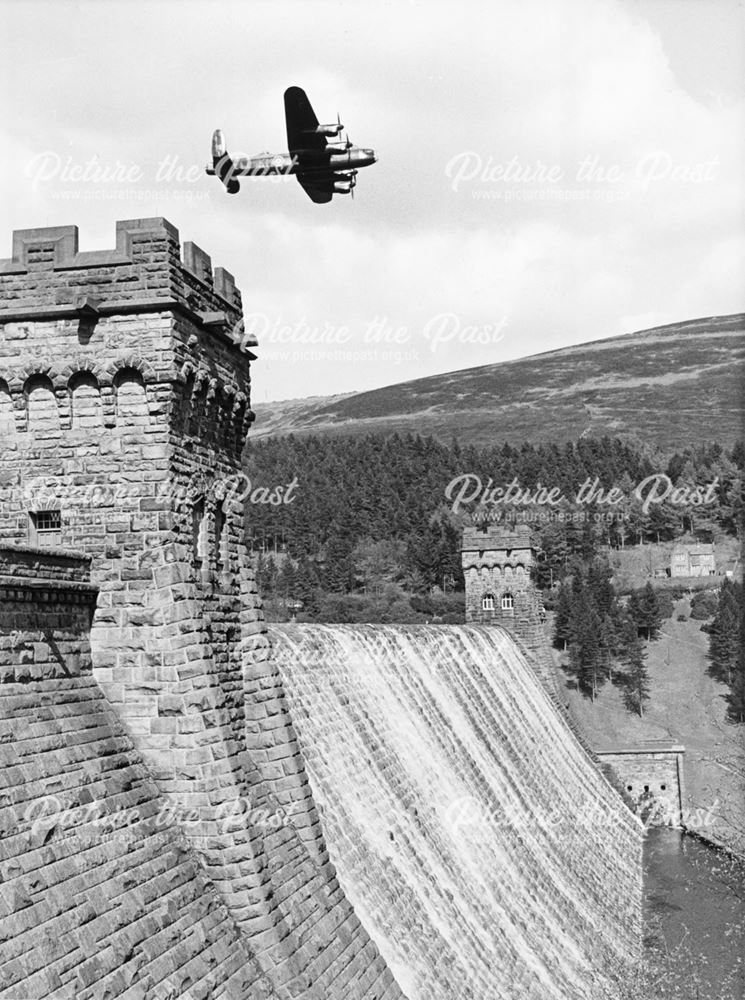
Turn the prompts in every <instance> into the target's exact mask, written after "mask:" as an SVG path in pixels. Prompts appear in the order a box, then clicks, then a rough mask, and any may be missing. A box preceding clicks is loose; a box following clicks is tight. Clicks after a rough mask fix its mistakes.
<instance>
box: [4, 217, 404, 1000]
mask: <svg viewBox="0 0 745 1000" xmlns="http://www.w3.org/2000/svg"><path fill="white" fill-rule="evenodd" d="M252 346H253V345H252V344H251V343H249V342H247V341H246V339H245V337H243V336H242V323H241V299H240V295H239V293H238V291H237V290H236V288H235V284H234V281H233V279H232V276H231V275H230V274H229V273H228V272H227V271H225V270H223V269H221V268H216V269H215V270H214V272H213V270H212V265H211V261H210V258H209V256H208V255H207V254H206V253H205V252H204V251H203V250H201V249H200V248H199V247H197V246H196V245H195V244H193V243H185V244H184V247H183V251H181V249H180V247H179V234H178V231H177V230H176V229H175V228H174V227H173V226H172V225H171V224H170V223H168V222H167V221H166V220H164V219H159V218H157V219H139V220H133V221H127V222H119V223H117V228H116V247H115V249H114V250H110V251H108V250H107V251H93V252H80V251H79V250H78V234H77V229H76V228H75V227H73V226H63V227H56V228H51V229H34V230H22V231H20V232H17V233H15V234H14V237H13V253H12V257H11V258H10V259H9V260H5V261H0V439H1V440H2V450H1V452H0V538H2V539H3V541H4V542H6V543H10V544H14V545H16V546H28V545H35V546H40V547H45V546H49V547H52V548H55V549H60V548H61V549H74V550H79V551H81V552H83V553H84V554H85V555H86V556H87V557H89V558H90V560H91V580H92V585H93V586H94V587H95V588H96V589H97V591H98V597H97V601H96V606H95V614H94V616H93V624H92V631H91V647H92V659H93V676H94V678H95V680H96V681H97V683H98V684H99V685H100V687H101V688H102V689H103V691H104V693H105V695H106V697H107V699H108V701H109V702H110V704H111V705H113V706H114V708H115V709H116V712H117V715H118V717H119V719H120V720H121V722H122V723H123V725H124V726H125V728H126V730H127V732H128V734H129V736H130V737H131V738H132V740H133V741H134V744H135V746H136V748H137V750H138V752H139V753H140V754H141V755H142V757H143V758H144V760H145V762H146V763H147V765H148V767H149V769H150V771H151V772H152V774H153V775H154V777H155V779H156V781H157V783H158V786H159V788H160V790H161V792H162V793H164V794H165V795H166V796H168V797H169V800H170V801H171V802H172V803H173V804H174V806H175V808H176V810H177V814H178V815H180V816H184V817H188V822H186V821H185V822H184V825H183V831H184V833H185V835H186V836H187V837H188V839H189V842H190V844H191V847H192V848H193V849H195V850H196V851H197V852H198V855H199V857H200V859H201V861H202V864H203V865H204V867H205V869H206V872H207V875H208V876H209V877H210V878H211V879H212V880H213V881H214V883H215V884H216V885H217V887H218V889H219V891H220V893H221V895H222V898H223V899H224V901H225V903H226V905H227V907H228V909H229V911H230V913H231V915H232V918H233V919H234V920H235V921H236V923H237V925H238V927H239V928H240V930H241V932H242V934H243V935H245V937H246V939H247V940H250V943H251V948H252V950H253V951H254V952H255V954H256V957H257V961H258V963H259V965H260V967H261V969H262V973H263V974H266V975H267V976H268V977H269V979H270V981H271V983H272V985H273V988H275V989H277V991H278V995H280V996H283V997H290V996H302V997H305V998H308V1000H315V998H318V1000H328V998H333V1000H336V998H337V997H338V998H342V997H343V998H344V1000H347V998H349V1000H356V998H359V1000H383V998H386V1000H388V998H394V997H399V996H401V993H400V991H399V989H398V987H397V986H396V984H395V982H394V981H393V978H392V976H391V974H390V972H389V971H388V969H387V968H386V966H385V964H384V962H383V961H382V959H381V957H380V955H379V953H378V951H377V949H376V947H375V945H374V944H373V943H372V942H371V941H370V939H369V938H368V936H367V934H366V932H365V931H364V929H363V928H362V926H361V925H360V923H359V921H358V920H357V917H356V916H355V914H354V911H353V910H352V908H351V906H350V904H349V903H348V901H347V900H346V898H345V896H344V894H343V893H342V891H341V889H340V887H339V885H338V882H337V880H336V875H335V872H334V870H333V868H332V866H331V865H330V863H329V861H328V855H327V852H326V846H325V842H324V839H323V835H322V832H321V828H320V823H319V820H318V815H317V812H316V809H315V805H314V803H313V799H312V796H311V792H310V789H309V786H308V783H307V779H306V775H305V770H304V766H303V761H302V758H301V756H300V751H299V749H298V745H297V742H296V738H295V734H294V731H293V728H292V722H291V719H290V716H289V713H288V711H287V708H286V702H285V696H284V691H283V689H282V684H281V680H280V677H279V674H278V671H277V669H276V667H275V665H274V663H273V662H272V660H271V657H270V655H269V648H268V643H267V640H266V636H265V631H264V623H263V620H262V615H261V605H260V601H259V599H258V596H257V593H256V586H255V582H254V578H253V573H252V570H251V564H250V559H249V554H248V551H247V549H246V545H245V543H244V540H243V513H244V511H243V507H244V501H243V491H242V488H241V487H242V474H241V464H240V460H241V453H242V450H243V446H244V444H245V440H246V435H247V432H248V429H249V426H250V423H251V420H252V417H253V414H252V412H251V409H250V400H249V386H250V377H249V375H250V362H251V360H252V359H253V357H254V356H253V354H252V353H251V350H250V348H251V347H252ZM267 815H271V816H274V817H277V816H283V817H284V818H285V819H284V821H282V822H279V823H274V824H273V825H270V824H268V823H266V822H259V821H258V820H257V819H256V818H257V817H261V816H264V817H266V816H267ZM226 817H227V821H226ZM231 995H232V994H231ZM236 995H241V994H236ZM256 995H257V996H258V995H259V994H256ZM261 995H263V994H261Z"/></svg>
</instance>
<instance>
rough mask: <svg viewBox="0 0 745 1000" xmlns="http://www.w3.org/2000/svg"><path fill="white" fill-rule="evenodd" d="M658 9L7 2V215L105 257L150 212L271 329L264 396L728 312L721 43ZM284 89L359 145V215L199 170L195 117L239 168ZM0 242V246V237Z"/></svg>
mask: <svg viewBox="0 0 745 1000" xmlns="http://www.w3.org/2000/svg"><path fill="white" fill-rule="evenodd" d="M666 9H667V5H666V4H665V3H663V2H662V0H659V2H658V0H646V2H645V3H644V4H636V3H633V2H630V0H627V2H620V0H561V2H558V3H557V2H555V0H533V2H531V3H529V4H527V3H525V2H524V0H510V2H501V3H500V4H498V5H492V4H488V3H486V2H476V0H473V2H467V3H465V4H463V3H461V4H458V5H456V4H454V3H444V2H441V3H433V4H430V5H427V7H426V8H423V7H420V6H418V5H415V4H409V5H402V4H398V5H395V6H393V5H392V6H390V7H385V6H384V7H381V6H375V7H373V6H372V5H351V4H345V5H338V4H332V3H324V2H322V3H318V2H310V3H306V4H302V5H300V4H290V3H282V4H276V3H271V4H270V3H256V4H254V3H252V4H251V5H247V4H244V3H225V2H217V3H209V4H208V3H206V2H205V3H198V2H192V3H182V4H180V5H179V16H178V18H176V17H175V16H174V13H173V11H174V8H173V6H172V5H171V4H166V3H162V4H155V5H149V6H147V7H143V6H142V5H139V6H132V5H131V4H128V3H116V2H113V3H107V4H106V5H105V10H104V9H103V8H102V6H101V5H100V4H95V3H89V2H83V3H80V4H76V5H75V6H72V5H69V4H65V5H59V4H54V3H52V4H45V3H42V2H41V0H38V2H37V3H36V4H34V5H33V10H32V11H30V9H29V7H28V5H20V4H18V5H10V6H9V7H8V9H7V10H6V35H5V38H4V42H5V44H6V45H7V46H9V47H11V46H12V48H13V52H14V57H15V67H14V70H13V72H12V73H11V70H10V68H9V67H10V60H5V61H4V62H3V66H4V72H5V74H6V76H5V80H4V86H5V93H6V94H7V95H8V97H9V100H8V102H7V107H8V111H7V114H6V116H5V119H4V122H3V125H2V132H1V134H0V139H2V141H3V150H4V156H3V158H2V159H1V160H0V183H2V189H3V191H4V196H5V204H4V207H5V213H4V217H5V218H6V220H7V221H6V224H8V225H9V228H11V227H15V228H25V227H29V226H39V225H59V224H69V223H70V222H76V223H77V224H78V225H79V226H80V229H81V246H82V247H84V248H89V249H94V248H97V247H104V246H109V245H112V244H113V239H114V223H115V221H116V219H120V218H136V217H139V216H150V215H161V214H162V215H165V216H166V217H167V218H169V219H171V221H173V222H174V223H175V224H177V225H178V227H179V229H180V231H181V234H182V238H183V239H192V240H194V241H195V242H197V243H198V244H199V245H200V246H202V247H203V248H204V249H205V250H206V251H207V252H208V253H210V254H211V256H212V259H213V261H214V262H215V264H220V265H222V266H225V267H227V268H228V269H229V270H231V271H233V272H234V273H235V275H236V278H237V281H238V283H239V285H240V287H241V288H242V290H243V294H244V304H245V308H246V310H247V312H248V313H249V314H250V315H253V316H257V315H258V316H265V317H266V318H267V320H266V324H265V327H266V330H267V334H266V336H265V338H264V339H265V340H267V341H268V342H267V343H265V344H263V345H262V347H261V348H260V350H259V357H260V360H259V362H257V366H256V373H255V378H254V391H255V392H256V393H257V394H258V395H259V396H260V397H262V398H279V397H287V396H291V395H304V394H309V393H313V394H316V393H326V392H342V391H348V390H350V389H359V388H368V387H372V386H375V385H381V384H385V383H390V382H394V381H401V380H404V379H409V378H414V377H419V376H421V375H426V374H432V373H434V372H436V371H446V370H449V369H452V368H458V367H467V366H469V365H476V364H484V363H487V362H489V361H497V360H505V359H507V358H509V357H517V356H521V355H526V354H530V353H533V352H536V351H540V350H546V349H550V348H554V347H557V346H560V345H561V344H567V343H577V342H580V341H582V340H590V339H594V338H597V337H598V336H606V335H612V334H617V333H619V332H623V329H624V324H625V323H626V322H628V321H629V318H631V319H633V318H634V317H643V316H652V317H655V322H658V321H659V319H658V318H659V317H665V318H667V319H669V320H670V321H672V320H677V319H685V318H688V317H689V316H693V315H705V314H712V313H722V312H726V311H735V310H737V309H739V308H742V281H741V278H740V275H741V274H742V273H743V271H742V265H743V264H744V263H745V260H744V259H743V256H744V253H743V242H742V239H741V238H740V236H739V232H738V226H739V219H741V217H742V209H743V194H742V175H743V165H744V162H745V154H744V151H743V138H742V129H741V122H742V112H743V108H742V100H741V98H740V97H739V95H737V96H736V92H735V90H734V87H733V86H732V81H734V80H736V79H737V76H736V74H734V73H733V72H732V67H733V65H734V64H735V63H736V61H737V60H736V58H735V55H736V54H737V51H738V50H735V49H733V48H732V47H730V48H729V49H728V48H727V47H726V46H725V45H724V44H723V41H722V39H721V38H719V36H717V38H718V39H719V42H718V44H719V43H721V44H720V47H719V49H717V51H705V50H704V51H702V50H701V46H700V45H697V24H698V21H697V19H696V18H691V17H687V16H685V17H682V18H681V19H677V20H676V19H675V18H673V17H671V16H669V15H668V14H667V13H665V11H666ZM39 25H43V29H42V30H40V29H39ZM712 37H713V36H712ZM61 52H62V53H65V55H64V56H60V53H61ZM733 52H735V55H733ZM716 63H721V64H722V66H721V67H717V66H715V64H716ZM687 65H690V66H691V67H692V71H691V75H690V77H689V76H688V75H687V72H686V66H687ZM289 84H300V85H302V86H305V87H306V89H307V91H308V93H309V95H310V97H311V100H312V101H313V103H314V106H315V108H316V111H317V112H318V114H319V117H321V119H322V120H324V119H328V120H333V119H334V118H335V115H336V112H337V110H338V111H339V112H340V113H341V115H342V120H343V121H344V122H345V124H346V125H347V126H348V128H349V131H350V135H351V137H352V138H353V140H355V141H357V142H359V143H362V144H365V145H372V146H374V147H375V148H376V149H377V151H378V153H379V157H380V159H379V163H378V164H376V165H375V166H374V167H372V168H370V169H369V170H367V171H363V172H362V173H361V174H360V176H359V185H358V188H357V198H356V200H355V202H354V203H353V204H352V203H350V201H349V199H343V198H338V199H335V200H334V202H332V203H331V204H330V205H327V206H317V205H313V204H312V203H310V201H309V200H308V199H307V198H306V197H305V195H304V194H303V192H302V190H301V189H300V188H299V186H298V185H297V184H296V182H295V181H294V179H292V178H290V179H283V180H282V181H281V182H279V183H272V182H271V181H269V180H268V179H263V180H254V181H251V180H247V181H245V182H244V184H243V188H242V191H241V193H240V195H238V196H236V197H230V196H228V195H226V194H225V192H224V191H223V190H222V189H221V188H220V186H219V184H218V183H217V182H216V181H214V180H213V179H211V178H207V177H205V176H204V175H203V174H202V173H201V170H202V167H203V165H204V162H205V160H206V157H207V154H208V149H209V139H210V134H211V131H212V129H213V128H214V127H216V126H220V127H222V128H223V129H224V130H225V132H226V135H227V138H228V144H229V148H230V149H231V150H232V151H233V152H243V153H255V152H259V151H261V150H262V149H271V150H282V149H284V147H285V141H286V140H285V128H284V120H283V109H282V92H283V90H284V89H285V87H286V86H288V85H289ZM707 87H708V88H709V89H711V88H715V89H716V91H717V95H718V96H717V99H716V100H713V99H710V97H707V96H706V93H707ZM45 153H52V154H54V155H55V156H57V157H58V158H59V160H60V163H65V164H69V165H70V167H71V168H74V167H75V166H80V165H84V164H88V163H90V162H92V161H95V162H96V163H97V164H99V165H101V166H102V168H109V170H114V168H115V166H116V164H118V163H120V164H123V165H128V166H131V167H133V168H137V169H139V171H140V175H141V176H140V179H139V180H138V181H136V182H125V183H122V182H112V181H100V180H99V181H96V180H92V181H90V180H89V181H87V182H83V183H79V182H71V181H69V180H65V178H64V176H63V172H62V170H61V169H60V171H59V172H58V173H57V175H56V176H54V177H52V178H50V179H49V180H47V181H44V182H41V181H39V182H37V183H34V173H33V169H32V166H33V164H34V162H37V163H38V162H39V161H38V158H39V157H40V156H42V155H43V154H45ZM466 156H469V157H471V159H470V161H469V162H470V163H471V164H472V165H475V167H476V169H473V170H472V176H470V177H469V178H468V179H465V178H461V179H460V180H459V181H458V182H457V183H454V181H455V167H453V166H451V169H450V171H448V164H451V165H452V164H453V163H454V162H456V161H457V158H458V157H461V160H460V161H457V162H463V159H462V158H463V157H466ZM35 158H36V160H35ZM165 158H167V163H166V165H165V167H164V160H165ZM580 167H582V170H581V171H580ZM190 170H191V171H192V176H191V178H190V179H189V177H188V176H187V175H188V173H189V171H190ZM551 171H553V173H552V174H551V176H550V177H549V176H548V174H549V172H551ZM0 238H4V239H5V240H6V245H7V247H8V252H9V248H10V232H7V233H6V235H5V236H4V237H0ZM443 316H445V317H448V318H447V319H442V317H443ZM452 317H455V320H453V318H452ZM256 322H257V323H258V322H259V320H256ZM437 322H439V323H440V324H441V325H440V327H436V323H437ZM303 324H304V326H303ZM376 324H377V326H376ZM428 324H430V325H429V326H428ZM447 324H449V326H448V325H447ZM342 328H347V329H348V330H349V331H350V337H351V338H352V339H353V340H354V349H353V350H352V351H351V354H352V357H351V358H350V359H347V360H344V357H342V354H343V352H341V353H339V352H336V348H337V347H339V346H343V345H337V344H330V345H327V346H329V348H331V347H333V348H334V350H333V351H332V350H331V349H329V350H325V351H324V350H319V351H317V354H318V357H315V358H313V357H311V358H310V359H309V357H308V351H307V350H305V347H304V346H303V345H301V346H303V350H305V353H304V354H303V353H302V351H301V350H300V349H298V350H297V351H296V352H295V356H293V354H292V351H290V350H286V349H283V350H280V346H281V345H280V343H279V338H280V337H281V336H282V335H284V336H285V337H289V336H290V333H288V332H287V331H288V330H289V331H293V330H294V331H295V333H294V334H293V336H296V337H298V336H300V333H298V332H297V331H302V330H305V331H306V332H305V336H306V338H308V337H310V336H311V333H308V332H307V331H316V334H317V336H318V337H321V335H322V334H321V331H324V330H326V331H328V330H329V329H334V330H336V331H337V332H338V331H339V330H341V329H342ZM436 329H439V330H440V335H439V340H438V343H437V344H436V348H435V349H434V350H433V349H432V346H433V340H435V339H438V338H437V337H435V335H434V333H433V331H434V330H436ZM402 330H405V331H406V337H403V335H401V336H400V337H399V340H400V341H401V342H400V343H396V342H395V338H396V332H397V331H398V332H399V333H400V331H402ZM271 331H274V332H273V333H272V332H271ZM283 331H284V333H283ZM366 331H368V334H367V336H368V339H367V340H366V339H365V337H366ZM369 331H372V332H369ZM425 331H429V335H428V336H427V335H425ZM373 334H374V335H375V336H376V337H377V338H378V339H377V340H373V339H371V338H372V337H373ZM327 336H330V335H329V334H327ZM272 338H274V340H272ZM386 338H387V339H386ZM407 338H408V339H407ZM286 346H287V345H285V347H286ZM321 346H323V345H321ZM396 351H398V354H396ZM335 352H336V353H335ZM407 352H408V354H407ZM311 353H312V352H311ZM348 353H349V352H348Z"/></svg>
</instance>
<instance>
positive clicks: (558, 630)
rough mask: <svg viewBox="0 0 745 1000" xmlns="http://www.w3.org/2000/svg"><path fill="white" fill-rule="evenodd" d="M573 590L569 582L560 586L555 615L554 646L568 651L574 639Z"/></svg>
mask: <svg viewBox="0 0 745 1000" xmlns="http://www.w3.org/2000/svg"><path fill="white" fill-rule="evenodd" d="M573 604H574V600H573V595H572V589H571V587H570V586H569V584H568V583H567V582H562V583H561V584H560V585H559V592H558V595H557V598H556V612H555V615H554V646H556V648H557V649H566V648H567V646H568V645H569V642H570V641H571V638H572V607H573Z"/></svg>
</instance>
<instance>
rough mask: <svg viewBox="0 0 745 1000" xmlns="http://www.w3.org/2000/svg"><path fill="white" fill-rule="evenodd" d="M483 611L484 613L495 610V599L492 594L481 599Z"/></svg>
mask: <svg viewBox="0 0 745 1000" xmlns="http://www.w3.org/2000/svg"><path fill="white" fill-rule="evenodd" d="M481 610H482V611H493V610H494V597H493V595H492V594H484V596H483V597H482V598H481Z"/></svg>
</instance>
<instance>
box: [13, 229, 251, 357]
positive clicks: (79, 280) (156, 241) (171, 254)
mask: <svg viewBox="0 0 745 1000" xmlns="http://www.w3.org/2000/svg"><path fill="white" fill-rule="evenodd" d="M115 243H116V245H115V247H114V249H113V250H89V251H81V250H79V249H78V227H77V226H52V227H49V228H43V229H19V230H16V231H15V232H14V233H13V244H12V256H11V257H10V258H9V259H7V260H0V323H12V322H14V321H22V320H34V319H66V318H77V319H79V320H81V321H89V322H90V321H95V319H96V318H98V317H99V316H107V315H113V314H117V315H120V314H127V313H135V312H136V313H144V312H154V311H159V310H167V309H175V310H178V311H180V312H183V313H185V314H186V315H188V316H189V318H190V319H192V320H196V321H197V322H198V323H199V325H200V326H202V327H204V328H206V329H208V330H209V331H210V332H213V333H216V334H218V335H219V334H221V333H222V334H224V335H226V336H228V337H230V338H231V339H233V341H234V343H237V344H238V346H240V347H241V348H242V349H243V350H245V351H247V349H248V348H249V347H251V346H255V343H256V342H255V340H252V341H249V340H246V338H245V337H243V336H242V324H241V322H240V319H241V295H240V292H239V291H238V289H237V288H236V286H235V279H234V277H233V275H232V274H231V273H230V272H229V271H227V270H226V269H225V268H223V267H216V268H214V270H213V267H212V260H211V258H210V256H209V254H207V253H205V251H204V250H202V248H201V247H199V246H198V245H197V244H196V243H193V242H185V243H184V245H183V251H182V250H181V249H180V246H179V231H178V229H177V228H176V227H175V226H174V225H172V224H171V223H170V222H168V221H167V220H166V219H163V218H153V219H129V220H126V221H122V222H117V224H116V241H115Z"/></svg>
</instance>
